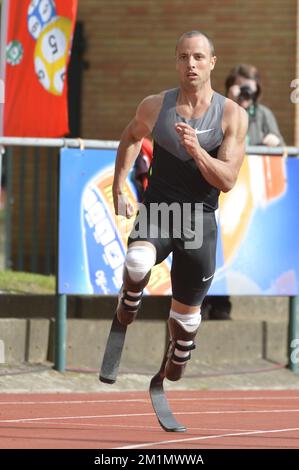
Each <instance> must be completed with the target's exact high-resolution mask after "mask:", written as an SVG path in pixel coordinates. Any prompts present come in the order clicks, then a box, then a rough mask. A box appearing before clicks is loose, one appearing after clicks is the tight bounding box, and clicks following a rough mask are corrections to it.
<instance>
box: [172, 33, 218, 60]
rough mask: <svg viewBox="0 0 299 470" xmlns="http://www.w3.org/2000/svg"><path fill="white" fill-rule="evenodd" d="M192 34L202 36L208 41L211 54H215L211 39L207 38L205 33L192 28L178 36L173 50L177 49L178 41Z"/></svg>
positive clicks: (190, 36)
mask: <svg viewBox="0 0 299 470" xmlns="http://www.w3.org/2000/svg"><path fill="white" fill-rule="evenodd" d="M194 36H204V37H205V38H206V39H207V40H208V42H209V45H210V50H211V56H214V55H215V47H214V43H213V41H212V39H211V38H209V36H207V35H206V34H205V33H202V32H201V31H199V30H196V29H195V30H193V31H188V32H187V33H184V34H182V36H180V37H179V39H178V40H177V43H176V46H175V52H176V51H177V48H178V45H179V43H180V42H181V41H182V40H183V39H185V38H193V37H194Z"/></svg>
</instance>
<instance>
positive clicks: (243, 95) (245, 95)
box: [238, 85, 256, 103]
mask: <svg viewBox="0 0 299 470" xmlns="http://www.w3.org/2000/svg"><path fill="white" fill-rule="evenodd" d="M247 100H252V101H255V100H256V92H255V91H253V89H252V88H251V87H250V86H248V85H243V86H241V87H240V94H239V96H238V102H239V103H242V102H243V101H247Z"/></svg>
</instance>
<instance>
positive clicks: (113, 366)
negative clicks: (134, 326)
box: [99, 314, 127, 384]
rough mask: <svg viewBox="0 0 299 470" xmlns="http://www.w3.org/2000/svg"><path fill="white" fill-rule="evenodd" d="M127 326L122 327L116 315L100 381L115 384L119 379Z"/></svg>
mask: <svg viewBox="0 0 299 470" xmlns="http://www.w3.org/2000/svg"><path fill="white" fill-rule="evenodd" d="M126 331H127V326H125V325H122V324H121V323H120V322H119V321H118V319H117V315H116V314H115V315H114V318H113V322H112V325H111V330H110V333H109V336H108V340H107V344H106V349H105V353H104V357H103V362H102V366H101V370H100V377H99V378H100V381H101V382H104V383H108V384H113V383H114V382H115V381H116V379H117V374H118V369H119V364H120V359H121V354H122V350H123V347H124V343H125V338H126Z"/></svg>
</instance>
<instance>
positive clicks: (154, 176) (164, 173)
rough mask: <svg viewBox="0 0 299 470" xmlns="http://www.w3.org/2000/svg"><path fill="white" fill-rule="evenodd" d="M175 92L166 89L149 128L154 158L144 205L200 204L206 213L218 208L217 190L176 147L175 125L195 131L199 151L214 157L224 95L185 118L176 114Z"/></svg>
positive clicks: (189, 157)
mask: <svg viewBox="0 0 299 470" xmlns="http://www.w3.org/2000/svg"><path fill="white" fill-rule="evenodd" d="M178 94H179V89H178V88H175V89H172V90H168V91H167V92H166V93H165V95H164V100H163V104H162V107H161V110H160V113H159V116H158V119H157V122H156V124H155V126H154V128H153V132H152V136H153V139H154V157H153V160H152V164H151V169H150V172H149V175H150V177H149V184H148V188H147V190H146V192H145V196H144V200H145V202H167V203H171V202H181V203H183V202H192V203H195V202H202V203H203V204H204V209H205V210H206V211H213V210H215V209H217V207H218V197H219V190H218V189H217V188H215V187H213V186H212V185H210V184H209V183H208V182H207V181H206V180H205V179H204V177H203V176H202V174H201V172H200V170H199V169H198V168H197V166H196V164H195V162H194V160H193V158H192V157H191V156H190V155H189V154H188V153H187V151H186V150H185V148H184V147H183V146H182V145H181V144H180V137H179V135H178V134H177V132H176V130H175V127H174V126H175V123H178V122H185V123H187V124H189V125H190V126H191V127H193V129H195V131H196V135H197V138H198V140H199V143H200V145H201V147H202V148H204V149H205V150H206V151H207V152H208V153H209V154H210V155H211V156H212V157H214V158H217V152H218V149H219V146H220V145H221V143H222V140H223V131H222V128H221V122H222V116H223V109H224V103H225V99H226V98H225V96H223V95H220V94H219V93H217V92H214V93H213V96H212V99H211V103H210V105H209V107H208V109H207V111H206V112H205V113H204V114H203V115H202V116H201V117H200V118H197V119H185V118H183V117H182V116H180V115H179V114H178V113H177V110H176V102H177V97H178Z"/></svg>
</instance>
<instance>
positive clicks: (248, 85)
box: [225, 64, 285, 147]
mask: <svg viewBox="0 0 299 470" xmlns="http://www.w3.org/2000/svg"><path fill="white" fill-rule="evenodd" d="M225 89H226V96H227V97H228V98H230V99H231V100H233V101H236V102H237V103H239V105H240V106H242V107H243V108H244V109H246V111H247V113H248V117H249V127H248V133H247V145H267V146H269V147H276V146H278V145H285V142H284V140H283V137H282V135H281V133H280V131H279V128H278V125H277V121H276V119H275V116H274V114H273V113H272V111H271V110H270V109H269V108H267V106H264V105H262V104H260V103H259V99H260V96H261V79H260V75H259V72H258V70H257V68H256V67H255V66H254V65H248V64H240V65H237V66H236V67H234V68H233V70H232V71H231V73H230V74H229V76H228V77H227V79H226V81H225Z"/></svg>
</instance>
